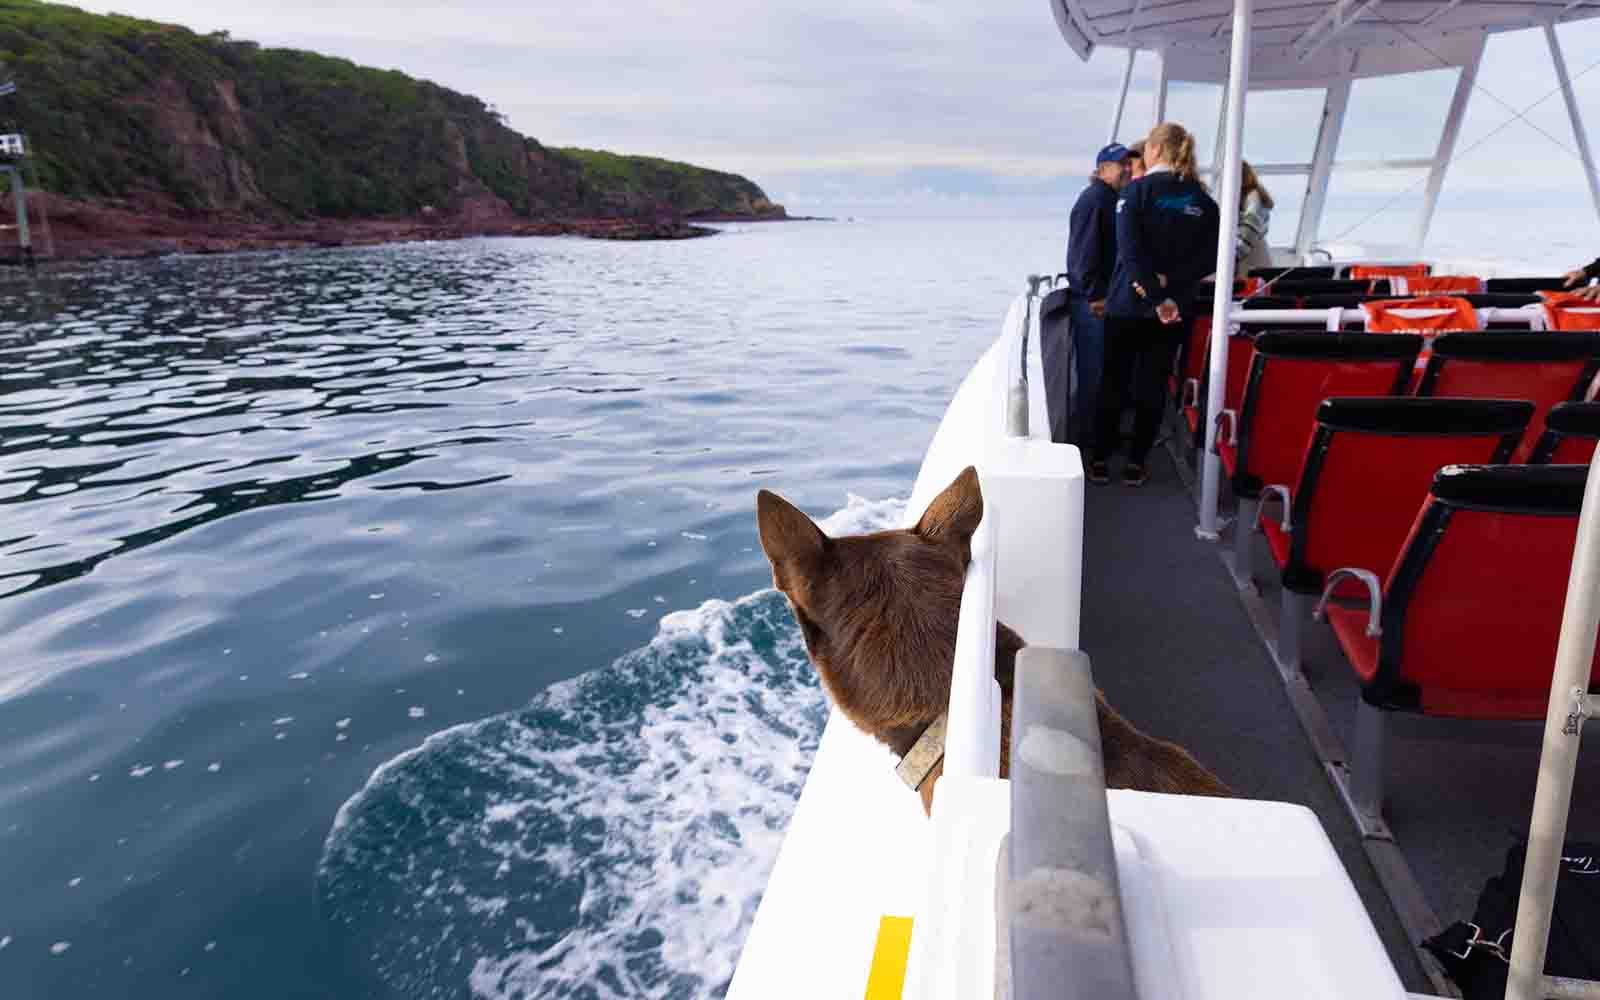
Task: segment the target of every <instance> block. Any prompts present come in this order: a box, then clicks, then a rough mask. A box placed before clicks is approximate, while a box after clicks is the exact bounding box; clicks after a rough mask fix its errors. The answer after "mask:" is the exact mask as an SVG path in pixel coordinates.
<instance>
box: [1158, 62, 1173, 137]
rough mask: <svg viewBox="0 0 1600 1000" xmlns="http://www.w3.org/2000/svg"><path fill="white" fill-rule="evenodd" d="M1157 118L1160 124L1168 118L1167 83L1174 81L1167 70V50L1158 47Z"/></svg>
mask: <svg viewBox="0 0 1600 1000" xmlns="http://www.w3.org/2000/svg"><path fill="white" fill-rule="evenodd" d="M1156 73H1157V76H1156V120H1155V124H1157V125H1160V124H1161V123H1162V122H1164V121H1166V120H1167V85H1168V84H1169V83H1171V82H1172V80H1171V76H1170V75H1169V74H1168V72H1167V50H1166V49H1156Z"/></svg>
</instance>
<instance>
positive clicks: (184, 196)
mask: <svg viewBox="0 0 1600 1000" xmlns="http://www.w3.org/2000/svg"><path fill="white" fill-rule="evenodd" d="M0 65H3V66H4V67H5V68H6V70H7V71H9V74H10V76H11V77H12V78H14V79H15V80H16V82H17V84H18V91H17V93H16V94H15V95H14V96H12V97H9V98H0V132H4V131H10V130H11V126H12V123H11V122H10V121H7V120H6V119H7V118H10V117H11V116H14V117H15V127H16V128H18V129H19V130H20V131H23V132H25V133H27V136H28V140H29V146H30V152H31V153H32V155H33V170H34V173H35V176H36V177H37V182H38V183H39V185H40V186H41V187H42V188H43V189H45V190H46V191H49V192H51V193H52V195H53V196H55V197H57V198H60V199H63V200H66V201H70V202H72V203H78V204H79V205H81V206H88V207H91V208H104V209H107V210H114V211H117V212H134V213H137V214H139V215H141V216H167V217H177V218H188V219H194V218H202V217H203V218H206V219H210V220H213V221H215V220H225V219H231V220H235V221H237V222H241V223H252V224H256V225H261V224H277V225H296V224H299V225H302V226H303V225H304V224H306V223H309V222H311V221H313V220H319V221H327V220H359V219H374V218H379V217H382V218H388V219H395V218H400V217H412V218H415V219H417V220H418V221H419V222H434V223H439V224H443V222H444V221H445V220H448V221H449V222H450V223H451V224H454V225H456V226H457V227H458V228H462V229H464V231H483V232H493V231H509V230H512V229H515V228H516V226H517V225H518V223H519V222H520V223H561V222H580V221H583V220H612V221H613V222H615V221H618V220H635V221H638V222H641V223H644V222H648V223H649V224H651V225H655V226H661V225H669V226H670V225H676V226H679V227H681V226H682V222H683V220H685V219H692V218H696V217H701V218H782V217H783V216H784V213H783V208H782V206H779V205H775V204H773V203H772V202H770V201H769V200H768V199H767V197H766V196H765V194H763V192H762V191H761V189H760V188H759V187H757V186H756V185H755V184H753V183H751V182H750V181H748V180H746V179H744V178H742V177H739V176H737V175H733V174H726V173H721V172H718V171H713V170H707V169H704V168H700V167H694V166H690V165H688V164H682V163H672V162H669V161H666V160H658V159H652V158H649V157H639V156H619V155H616V154H612V153H601V152H592V151H589V150H577V149H573V150H559V149H552V148H549V147H546V146H543V145H541V144H540V143H539V142H537V141H536V140H534V139H531V138H528V137H525V136H522V135H520V134H518V133H517V132H515V131H514V130H512V129H511V128H510V127H508V126H507V125H506V123H505V121H504V120H503V119H502V118H501V116H500V115H499V114H498V113H497V112H495V111H494V110H493V109H492V108H490V107H487V106H485V104H484V103H483V102H482V101H481V100H479V99H478V98H475V97H472V96H469V95H466V94H461V93H457V92H455V91H452V90H449V89H446V88H444V87H440V86H438V85H437V84H433V83H430V82H428V81H426V80H418V79H414V78H412V77H409V76H407V75H405V74H404V73H400V72H397V71H394V70H377V69H369V68H366V67H362V66H357V65H356V64H354V63H352V62H349V61H348V60H344V59H336V58H330V57H327V56H322V55H317V54H315V53H312V52H302V51H296V50H291V49H273V48H263V47H261V46H259V45H257V44H256V43H254V42H248V41H240V40H236V39H233V38H231V37H229V36H228V35H227V33H225V32H218V33H214V34H210V35H199V34H196V33H194V32H192V31H190V30H188V29H186V28H182V27H178V26H175V25H168V24H159V23H156V22H153V21H146V20H140V19H137V18H131V17H124V16H120V15H111V16H102V15H97V14H90V13H87V12H85V11H81V10H78V9H76V8H73V7H66V6H60V5H56V4H47V3H42V2H39V0H0ZM56 204H57V203H56V201H54V200H52V202H51V206H52V210H55V207H56ZM71 210H72V208H71V206H70V205H69V206H68V207H67V208H66V209H65V211H68V212H70V211H71ZM90 214H91V215H92V214H93V213H92V212H90ZM89 228H91V229H92V228H93V226H92V225H91V226H89ZM612 228H615V227H612Z"/></svg>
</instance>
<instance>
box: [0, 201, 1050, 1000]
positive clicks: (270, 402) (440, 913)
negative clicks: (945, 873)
mask: <svg viewBox="0 0 1600 1000" xmlns="http://www.w3.org/2000/svg"><path fill="white" fill-rule="evenodd" d="M1062 235H1063V234H1062V227H1061V225H1060V224H1059V223H1058V222H1057V221H1055V220H1050V219H1040V220H1017V219H1011V220H1003V221H996V220H983V219H946V220H941V221H916V220H893V221H882V222H867V221H839V222H829V223H806V224H789V225H767V226H734V227H729V228H728V230H727V231H725V232H724V233H722V234H721V235H719V236H717V237H715V238H712V239H706V240H699V241H692V242H688V243H672V244H631V245H630V244H607V243H598V242H586V241H581V240H570V239H524V240H476V241H466V242H457V243H443V244H432V245H423V244H415V245H407V246H394V247H380V248H371V249H361V250H325V251H309V252H299V253H288V254H247V255H237V256H227V257H208V258H172V259H164V260H159V261H149V262H110V263H102V264H95V265H84V266H76V267H65V268H60V269H53V270H50V271H47V272H41V273H39V274H38V275H37V276H34V277H31V278H30V277H28V276H25V275H23V274H20V273H15V272H11V273H5V274H0V295H3V301H4V302H5V304H6V305H5V309H4V311H3V312H0V886H4V888H5V891H4V893H0V984H3V985H0V996H4V997H6V998H7V1000H11V998H18V1000H24V998H36V997H37V998H43V997H51V998H56V997H82V996H108V997H176V996H196V997H221V996H227V997H230V998H238V997H251V998H253V997H273V998H280V997H287V996H294V997H340V998H347V997H407V998H415V997H473V996H477V997H494V998H514V997H521V998H533V997H550V998H555V997H594V998H603V997H712V996H717V995H720V993H721V991H722V989H723V987H724V985H725V983H726V981H727V979H728V977H729V976H730V975H731V972H732V968H733V963H734V962H735V961H736V958H737V954H738V948H739V944H740V941H741V940H742V937H743V934H744V932H745V930H746V929H747V927H748V925H749V921H750V918H751V916H752V914H753V912H754V909H755V906H756V904H757V902H758V901H759V896H760V891H761V887H762V885H763V883H764V878H765V874H766V872H767V870H768V868H769V867H770V865H771V863H772V860H773V858H774V857H775V853H776V850H777V846H778V843H779V841H780V838H781V831H782V828H783V826H784V823H785V820H786V818H787V816H788V814H789V811H790V810H791V809H792V807H793V804H794V801H795V798H796V796H797V794H798V791H799V788H800V786H801V783H802V781H803V779H804V775H805V771H806V768H807V766H808V762H809V759H810V752H811V750H812V749H813V748H814V747H815V744H816V741H817V738H818V736H819V735H820V730H821V725H822V722H823V719H824V714H825V704H824V702H823V699H822V696H821V694H820V692H819V690H818V688H817V685H816V680H815V676H814V672H813V671H812V670H811V668H810V667H809V665H808V664H807V663H806V661H805V658H804V655H803V651H802V649H801V647H800V645H799V640H798V633H797V631H796V629H795V628H794V626H793V623H792V621H791V619H790V615H789V612H788V609H787V606H786V604H785V603H784V601H783V600H782V598H781V597H780V596H779V595H777V594H776V593H774V592H773V591H772V590H771V589H770V587H769V577H768V573H767V569H766V566H765V562H764V559H763V558H762V556H761V553H760V549H759V545H758V542H757V538H756V533H755V524H754V516H753V510H754V494H755V491H756V489H758V488H760V487H770V488H773V489H777V490H779V491H780V492H782V493H784V494H785V495H787V496H789V497H790V498H791V499H793V500H795V501H796V502H797V503H799V504H801V505H802V506H803V507H805V508H806V509H807V510H810V511H812V512H813V513H815V514H816V515H818V516H819V517H820V516H824V515H830V516H831V520H830V521H829V525H830V527H831V528H832V529H833V530H835V531H839V532H844V531H856V530H868V529H871V528H875V527H880V526H885V525H888V524H891V523H894V522H895V521H896V520H897V519H898V517H899V516H900V514H901V511H902V506H901V503H900V502H899V501H897V500H896V498H897V497H901V496H904V495H905V493H906V492H907V491H908V490H909V488H910V485H911V482H912V480H913V478H914V476H915V473H916V469H917V467H918V464H919V463H920V460H921V456H922V452H923V450H924V448H925V447H926V445H927V442H928V440H929V439H930V437H931V435H932V432H933V430H934V426H935V424H936V422H937V420H938V418H939V416H940V415H941V413H942V412H943V409H944V406H945V404H946V402H947V401H948V399H949V396H950V394H951V392H952V391H953V389H954V387H955V386H956V384H957V383H958V382H959V380H960V379H961V377H962V376H963V375H964V374H965V372H966V370H967V368H968V366H969V365H970V364H971V362H972V361H973V360H974V359H975V358H976V357H977V356H978V354H979V353H981V351H982V350H983V349H984V348H985V347H986V346H987V344H988V343H989V341H990V340H991V339H992V337H993V336H994V335H995V333H996V332H997V329H998V325H999V322H1000V319H1001V317H1002V315H1003V314H1004V311H1005V308H1006V306H1007V304H1008V302H1009V300H1010V298H1011V296H1013V295H1014V294H1015V293H1016V292H1017V291H1019V290H1020V289H1021V287H1022V276H1023V275H1024V274H1026V273H1027V272H1028V271H1030V270H1044V269H1049V268H1053V267H1054V266H1055V265H1056V262H1057V260H1058V258H1059V257H1060V255H1061V251H1060V245H1061V240H1062Z"/></svg>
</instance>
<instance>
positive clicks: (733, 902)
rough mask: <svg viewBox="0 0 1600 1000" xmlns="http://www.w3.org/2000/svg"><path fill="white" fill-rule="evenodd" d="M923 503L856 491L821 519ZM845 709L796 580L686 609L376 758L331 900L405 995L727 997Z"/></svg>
mask: <svg viewBox="0 0 1600 1000" xmlns="http://www.w3.org/2000/svg"><path fill="white" fill-rule="evenodd" d="M904 510H905V504H904V501H901V500H884V501H866V500H862V499H860V498H858V497H851V498H850V502H849V504H848V505H847V506H846V507H845V508H844V509H842V510H840V511H837V512H835V513H834V514H833V515H832V516H831V517H829V518H828V519H827V520H826V521H824V522H822V523H823V527H824V528H825V529H826V530H828V531H829V533H830V534H853V533H857V532H861V531H871V530H879V529H882V528H889V527H896V526H898V525H899V523H900V520H901V517H902V515H903V513H904ZM826 719H827V704H826V701H825V699H824V696H823V693H822V691H821V689H820V688H819V686H818V683H817V677H816V672H815V670H813V669H812V667H811V666H810V664H809V662H808V661H807V660H806V655H805V648H804V646H803V644H802V642H801V640H800V634H799V630H798V628H796V627H795V625H794V620H793V617H792V615H791V614H790V611H789V608H788V605H787V603H786V602H785V600H784V598H783V596H782V595H781V594H779V593H778V592H777V591H775V590H770V589H768V590H762V591H759V592H757V593H754V594H750V595H748V596H746V597H742V598H740V599H738V600H736V601H733V602H731V603H730V602H727V601H707V602H706V603H704V604H702V605H701V606H700V607H698V608H696V609H693V610H688V611H677V612H674V613H672V614H669V615H667V616H665V617H664V618H662V620H661V624H660V629H659V631H658V633H657V635H656V637H655V638H654V639H653V640H652V641H651V642H650V644H649V645H647V646H645V647H643V648H641V649H637V650H634V651H633V652H631V653H629V654H627V655H626V656H623V657H622V658H620V659H619V660H617V661H616V662H615V663H613V664H611V665H610V666H608V667H605V668H604V669H601V670H596V671H594V672H592V673H588V674H584V675H582V676H580V677H577V678H574V679H573V680H571V681H567V682H564V683H561V684H558V685H554V686H552V687H551V688H549V689H548V690H547V691H545V692H544V693H542V694H541V695H540V696H539V697H537V698H536V699H535V700H534V701H533V703H532V704H530V705H528V706H527V707H526V708H524V709H522V710H520V711H517V712H512V713H509V714H506V715H499V716H494V717H492V718H488V719H483V720H480V721H477V722H471V723H467V724H465V725H461V726H456V727H454V728H452V729H447V730H445V731H443V732H440V733H436V734H434V735H432V736H430V737H429V738H428V739H427V740H426V741H425V742H424V743H423V744H422V745H421V746H419V747H416V748H414V749H412V750H409V751H407V752H406V753H404V754H401V755H400V756H398V757H396V758H394V759H393V760H391V761H388V762H387V763H385V764H383V765H382V766H380V767H379V768H378V769H377V770H376V771H374V772H373V774H372V777H371V778H370V779H369V780H368V782H367V784H366V787H364V788H363V789H362V790H361V791H360V792H358V793H356V794H355V795H354V796H353V797H351V799H350V800H349V801H348V802H346V803H345V804H344V806H343V807H341V808H340V810H339V812H338V815H337V816H336V817H335V819H334V822H333V826H332V829H331V830H330V831H329V833H328V837H327V841H326V844H325V845H324V848H323V856H322V860H321V863H320V864H319V866H318V872H317V889H318V896H319V902H320V905H321V908H322V911H323V913H324V914H325V915H326V917H327V919H328V920H329V921H331V923H332V925H333V928H334V934H335V936H336V937H337V938H339V939H340V943H341V944H342V946H343V950H344V952H345V954H346V955H347V956H348V957H349V958H350V959H351V960H352V961H354V962H356V963H357V964H358V965H359V966H361V967H363V968H364V969H365V977H366V978H369V979H373V980H375V982H374V984H373V985H374V986H375V988H376V989H377V990H378V991H380V992H387V993H392V994H394V995H397V996H405V997H466V996H472V997H485V998H496V1000H500V998H504V1000H511V998H517V1000H535V998H551V1000H554V998H579V997H581V998H586V1000H588V998H593V1000H609V998H622V997H628V998H633V997H649V998H675V1000H676V998H691V997H694V998H699V997H720V996H722V995H723V993H724V992H725V991H726V989H727V984H728V981H729V980H730V979H731V977H732V975H733V969H734V965H735V963H736V961H737V959H738V954H739V949H740V946H741V945H742V943H743V941H744V936H745V933H746V932H747V931H748V929H749V926H750V921H751V919H752V918H753V916H754V915H755V911H756V907H757V905H758V904H759V903H760V900H761V894H762V890H763V888H764V886H765V885H766V880H767V875H768V873H769V872H770V870H771V867H772V864H773V862H774V861H775V859H776V857H777V852H778V845H779V844H780V842H781V840H782V836H783V830H784V828H785V826H786V825H787V822H788V819H789V816H790V814H791V813H792V811H793V809H794V805H795V802H796V800H797V799H798V797H799V794H800V788H801V786H802V784H803V783H804V781H805V777H806V773H807V771H808V770H809V768H810V765H811V758H812V755H813V753H814V752H815V750H816V747H817V743H818V741H819V739H820V738H821V735H822V728H823V724H824V722H825V721H826Z"/></svg>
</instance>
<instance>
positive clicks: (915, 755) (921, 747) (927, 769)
mask: <svg viewBox="0 0 1600 1000" xmlns="http://www.w3.org/2000/svg"><path fill="white" fill-rule="evenodd" d="M944 724H945V716H944V714H943V713H941V714H940V716H939V717H938V718H937V719H934V720H933V722H931V723H929V724H928V728H927V729H924V730H923V731H922V735H921V736H918V737H917V742H915V743H913V744H911V749H910V750H907V751H906V755H905V756H904V757H902V758H900V764H899V766H897V767H896V768H895V769H894V773H895V774H897V775H899V776H900V780H901V781H903V782H905V783H906V787H907V788H909V789H911V790H912V791H913V792H914V791H916V790H917V789H919V788H921V787H922V783H923V782H924V781H927V780H928V775H929V774H931V773H932V772H933V769H934V768H935V767H937V766H938V765H939V762H940V761H942V760H944Z"/></svg>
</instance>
